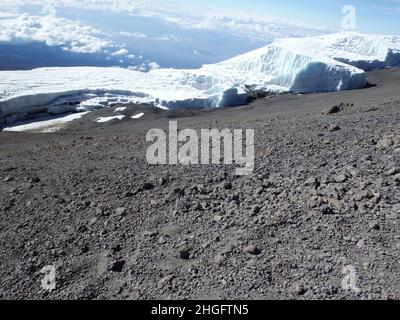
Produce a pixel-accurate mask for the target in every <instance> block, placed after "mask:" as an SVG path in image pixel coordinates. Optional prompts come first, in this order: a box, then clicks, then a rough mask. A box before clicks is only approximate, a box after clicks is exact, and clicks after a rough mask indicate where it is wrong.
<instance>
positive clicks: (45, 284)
mask: <svg viewBox="0 0 400 320" xmlns="http://www.w3.org/2000/svg"><path fill="white" fill-rule="evenodd" d="M40 273H42V274H44V277H43V279H42V281H41V282H42V283H41V284H42V288H43V289H44V290H46V291H49V292H51V291H53V290H55V289H56V267H55V266H45V267H43V268H42V270H40Z"/></svg>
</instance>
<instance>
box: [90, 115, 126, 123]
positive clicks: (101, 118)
mask: <svg viewBox="0 0 400 320" xmlns="http://www.w3.org/2000/svg"><path fill="white" fill-rule="evenodd" d="M123 118H125V116H124V115H119V116H113V117H99V118H97V119H96V120H95V122H97V123H104V122H108V121H111V120H122V119H123Z"/></svg>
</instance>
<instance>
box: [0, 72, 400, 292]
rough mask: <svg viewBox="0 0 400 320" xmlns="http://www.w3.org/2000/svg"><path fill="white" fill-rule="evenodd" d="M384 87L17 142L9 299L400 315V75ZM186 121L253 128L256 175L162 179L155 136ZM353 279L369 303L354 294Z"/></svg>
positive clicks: (3, 253) (1, 256)
mask: <svg viewBox="0 0 400 320" xmlns="http://www.w3.org/2000/svg"><path fill="white" fill-rule="evenodd" d="M370 82H371V83H373V84H376V86H375V87H371V88H368V89H364V90H356V91H349V92H340V93H328V94H311V95H303V96H301V95H298V96H294V95H285V96H277V97H270V98H267V99H260V100H256V101H253V102H252V103H251V104H250V105H248V106H244V107H239V108H230V109H221V110H215V111H212V112H211V111H190V110H184V111H170V112H168V111H161V110H154V109H145V116H144V117H143V118H141V119H139V120H126V121H125V120H122V121H118V120H116V121H113V122H110V123H105V124H102V125H100V124H95V123H94V122H93V119H94V118H96V117H97V116H102V115H106V114H107V113H110V112H111V111H110V110H101V111H98V112H96V113H93V114H89V115H88V116H86V117H84V118H83V119H80V120H77V121H76V122H74V123H72V124H71V125H70V126H69V128H67V129H65V130H62V131H60V132H57V133H51V134H38V133H36V134H35V133H1V134H0V179H1V180H0V210H1V213H0V214H1V220H0V239H1V246H0V260H1V267H0V296H1V298H3V299H156V298H157V299H171V298H172V299H182V298H190V299H213V298H214V299H220V298H228V299H236V298H240V299H287V298H290V299H388V298H389V299H400V266H399V263H400V261H399V256H400V234H399V227H398V223H399V220H400V167H399V164H400V127H399V123H400V91H399V90H398V88H399V85H400V70H399V69H392V70H382V71H378V72H373V73H371V74H370ZM332 106H337V107H336V108H334V109H331V110H328V109H327V108H330V107H332ZM136 111H138V109H134V110H133V111H132V110H131V109H130V111H129V112H136ZM328 111H330V112H328ZM332 112H333V113H332ZM171 119H173V120H177V121H178V125H179V127H180V128H195V129H201V128H221V129H222V128H253V129H254V130H255V150H256V158H255V170H254V173H253V174H251V175H248V176H243V177H237V176H235V170H234V169H235V167H234V166H233V165H208V166H207V165H194V166H184V165H175V166H168V165H165V166H162V165H158V166H150V165H148V164H147V162H146V150H147V147H148V146H149V145H150V144H149V143H147V142H146V141H145V136H146V133H147V130H148V129H150V128H167V126H168V121H169V120H171ZM47 265H54V266H56V281H57V287H56V289H55V290H53V291H52V292H47V291H45V290H43V289H42V287H41V280H42V279H43V277H44V275H43V274H41V272H40V271H41V270H42V268H43V267H44V266H47ZM348 266H350V267H348ZM349 270H352V271H354V272H355V275H356V278H355V287H353V289H354V290H348V289H346V287H343V285H342V282H343V279H346V278H345V276H346V275H348V273H347V272H349ZM343 272H344V273H343ZM357 288H358V289H359V290H357Z"/></svg>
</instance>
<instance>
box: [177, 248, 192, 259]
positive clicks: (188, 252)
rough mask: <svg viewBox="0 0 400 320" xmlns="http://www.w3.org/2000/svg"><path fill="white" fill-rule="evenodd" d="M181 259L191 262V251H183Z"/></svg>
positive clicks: (180, 254) (180, 253) (180, 255)
mask: <svg viewBox="0 0 400 320" xmlns="http://www.w3.org/2000/svg"><path fill="white" fill-rule="evenodd" d="M179 258H181V259H183V260H189V259H190V250H189V249H183V250H181V251H179Z"/></svg>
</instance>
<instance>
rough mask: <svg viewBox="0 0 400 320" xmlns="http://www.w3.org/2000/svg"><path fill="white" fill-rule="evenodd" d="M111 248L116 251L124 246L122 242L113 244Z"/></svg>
mask: <svg viewBox="0 0 400 320" xmlns="http://www.w3.org/2000/svg"><path fill="white" fill-rule="evenodd" d="M111 250H112V251H114V252H120V251H121V250H122V246H121V245H120V244H116V245H113V246H112V248H111Z"/></svg>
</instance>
